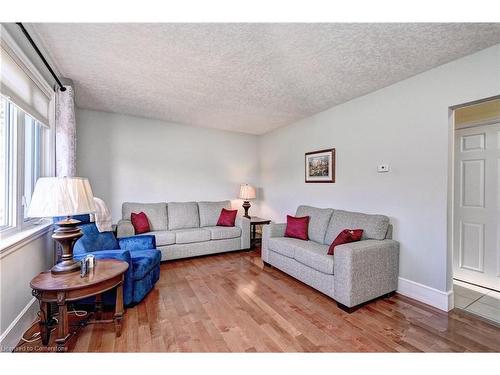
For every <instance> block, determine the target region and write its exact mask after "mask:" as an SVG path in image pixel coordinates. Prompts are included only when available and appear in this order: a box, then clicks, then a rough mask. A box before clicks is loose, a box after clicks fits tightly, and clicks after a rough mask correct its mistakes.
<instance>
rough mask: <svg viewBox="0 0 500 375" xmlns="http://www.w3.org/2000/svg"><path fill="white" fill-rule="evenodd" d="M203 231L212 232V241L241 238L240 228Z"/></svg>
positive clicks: (214, 228) (217, 228)
mask: <svg viewBox="0 0 500 375" xmlns="http://www.w3.org/2000/svg"><path fill="white" fill-rule="evenodd" d="M203 229H206V230H208V231H210V238H211V239H212V240H225V239H227V238H238V237H241V228H240V227H205V228H203Z"/></svg>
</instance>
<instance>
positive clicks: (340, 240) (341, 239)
mask: <svg viewBox="0 0 500 375" xmlns="http://www.w3.org/2000/svg"><path fill="white" fill-rule="evenodd" d="M362 235H363V229H344V230H343V231H342V232H340V233H339V235H338V236H337V238H335V240H334V241H333V242H332V244H331V245H330V248H329V249H328V255H333V253H334V251H335V247H336V246H338V245H343V244H345V243H350V242H357V241H359V240H361V236H362Z"/></svg>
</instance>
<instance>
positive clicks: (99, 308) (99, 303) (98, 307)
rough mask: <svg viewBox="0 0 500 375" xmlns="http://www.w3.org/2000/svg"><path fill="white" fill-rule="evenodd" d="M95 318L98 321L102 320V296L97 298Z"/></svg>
mask: <svg viewBox="0 0 500 375" xmlns="http://www.w3.org/2000/svg"><path fill="white" fill-rule="evenodd" d="M95 318H96V320H101V319H102V294H97V295H96V296H95Z"/></svg>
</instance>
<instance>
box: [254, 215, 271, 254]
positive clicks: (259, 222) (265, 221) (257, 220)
mask: <svg viewBox="0 0 500 375" xmlns="http://www.w3.org/2000/svg"><path fill="white" fill-rule="evenodd" d="M270 223H271V220H269V219H262V218H260V217H257V216H252V217H251V218H250V247H252V248H253V247H255V246H257V244H259V243H260V241H261V238H260V237H257V226H258V225H266V224H270Z"/></svg>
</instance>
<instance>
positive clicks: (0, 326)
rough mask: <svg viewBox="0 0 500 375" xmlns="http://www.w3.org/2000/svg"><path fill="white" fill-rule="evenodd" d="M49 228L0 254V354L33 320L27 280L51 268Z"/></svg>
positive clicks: (17, 339)
mask: <svg viewBox="0 0 500 375" xmlns="http://www.w3.org/2000/svg"><path fill="white" fill-rule="evenodd" d="M51 234H52V230H51V227H49V228H48V229H47V230H45V231H44V232H43V234H41V235H39V236H34V237H33V239H30V240H27V241H26V242H23V243H22V244H20V245H18V246H15V247H13V248H11V249H7V250H3V251H2V253H1V254H0V296H1V300H0V337H1V343H0V352H2V351H12V349H13V347H14V346H15V345H16V344H17V343H18V341H19V338H20V336H21V335H22V333H23V332H24V331H25V330H26V329H27V328H29V326H30V325H31V324H32V323H33V321H35V318H36V312H37V311H38V303H36V302H35V303H32V300H33V296H32V295H31V289H30V281H31V279H32V278H33V277H35V276H36V275H37V274H38V273H40V272H41V271H44V270H47V269H49V268H50V267H51V266H52V260H53V256H54V250H53V249H54V245H53V240H52V239H51V237H50V236H51Z"/></svg>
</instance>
